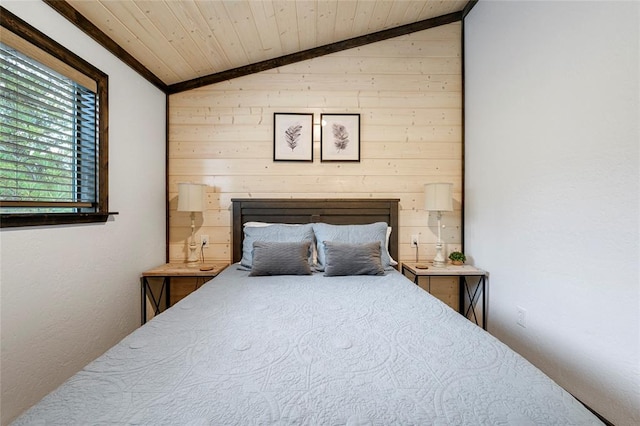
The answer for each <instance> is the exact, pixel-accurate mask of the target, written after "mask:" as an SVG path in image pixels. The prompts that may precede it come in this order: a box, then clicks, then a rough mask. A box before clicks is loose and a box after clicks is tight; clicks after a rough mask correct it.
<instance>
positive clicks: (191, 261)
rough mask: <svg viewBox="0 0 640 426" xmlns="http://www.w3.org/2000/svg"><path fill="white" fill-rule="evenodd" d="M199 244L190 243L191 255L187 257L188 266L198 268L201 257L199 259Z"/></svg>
mask: <svg viewBox="0 0 640 426" xmlns="http://www.w3.org/2000/svg"><path fill="white" fill-rule="evenodd" d="M197 250H198V246H197V244H196V243H195V242H192V243H191V244H189V257H187V267H188V268H197V267H198V266H200V259H198V253H197Z"/></svg>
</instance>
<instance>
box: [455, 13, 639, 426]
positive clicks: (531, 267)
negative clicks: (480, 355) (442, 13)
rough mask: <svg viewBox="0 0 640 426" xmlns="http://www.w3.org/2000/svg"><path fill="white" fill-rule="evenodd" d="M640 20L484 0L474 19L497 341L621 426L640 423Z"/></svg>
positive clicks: (477, 186)
mask: <svg viewBox="0 0 640 426" xmlns="http://www.w3.org/2000/svg"><path fill="white" fill-rule="evenodd" d="M639 18H640V3H638V2H493V1H482V2H479V3H478V4H477V5H476V6H475V8H474V9H473V10H472V11H471V13H470V14H469V15H468V17H467V19H466V20H465V43H466V46H465V66H466V71H465V73H466V77H465V78H466V80H465V84H466V89H465V90H466V147H465V149H466V176H465V179H466V205H465V208H466V212H465V216H466V217H465V234H466V235H465V244H466V247H465V249H466V251H467V252H468V253H469V254H470V255H471V256H472V257H473V259H474V260H475V263H476V264H477V265H478V266H480V267H482V268H485V269H487V270H488V271H489V272H490V274H491V275H490V284H489V286H490V292H489V304H490V307H489V330H490V332H491V333H492V334H494V335H496V336H497V337H498V338H500V339H501V340H502V341H504V342H505V343H507V344H508V345H510V346H511V347H512V348H513V349H515V350H517V351H518V352H520V353H521V354H522V355H524V356H525V357H526V358H528V359H529V360H530V361H531V362H533V363H534V364H535V365H537V366H538V367H540V368H541V369H542V370H544V371H545V372H546V373H547V374H549V375H550V376H551V377H552V378H554V379H555V380H556V381H557V382H558V383H560V384H561V385H562V386H564V387H565V388H566V389H567V390H569V391H570V392H571V393H573V394H574V395H576V396H577V397H578V398H580V399H581V400H582V401H583V402H585V403H586V404H588V405H589V406H591V407H592V408H594V409H595V410H596V411H598V412H599V413H601V414H602V415H604V416H605V417H606V418H607V419H609V420H610V421H612V422H614V423H615V424H616V425H618V426H622V425H632V424H634V425H635V424H640V351H639V341H640V297H639V293H640V282H639V274H638V268H639V263H640V250H639V243H638V240H639V233H640V229H639V223H638V222H639V217H640V214H639V200H640V188H639V171H638V170H639V164H640V159H639V145H640V132H639V124H638V123H639V121H640V120H639V118H640V109H639V106H638V104H639V89H640V88H639V84H638V80H639V76H640V70H639V66H638V62H639V41H638V39H639V33H638V28H639V27H640V19H639ZM518 306H520V307H522V308H524V309H526V311H527V317H526V328H522V327H520V326H517V325H516V313H517V307H518Z"/></svg>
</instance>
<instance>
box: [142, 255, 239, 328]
mask: <svg viewBox="0 0 640 426" xmlns="http://www.w3.org/2000/svg"><path fill="white" fill-rule="evenodd" d="M208 266H211V267H213V269H211V270H209V271H201V270H200V268H199V266H197V267H195V268H194V267H188V266H187V265H186V264H184V263H165V264H164V265H160V266H158V267H156V268H153V269H149V270H148V271H144V272H143V273H142V277H141V279H140V282H141V287H142V310H141V312H142V324H144V323H145V322H147V298H149V302H151V305H152V308H153V310H154V314H155V315H158V314H159V313H160V312H162V311H164V310H166V309H168V308H169V307H171V279H172V278H194V279H195V280H196V283H195V288H194V290H197V288H198V287H199V286H201V285H202V284H204V283H205V282H207V281H209V280H211V279H212V278H214V277H215V276H217V275H218V274H219V273H220V272H221V271H222V270H223V269H224V268H226V267H227V266H228V264H227V263H224V264H220V263H219V264H213V265H208ZM151 278H161V279H162V283H161V285H160V288H159V291H158V294H157V295H156V294H155V293H154V291H153V289H152V286H151V283H150V279H151ZM156 296H157V297H156ZM163 299H164V309H161V305H162V304H163V303H162V301H163Z"/></svg>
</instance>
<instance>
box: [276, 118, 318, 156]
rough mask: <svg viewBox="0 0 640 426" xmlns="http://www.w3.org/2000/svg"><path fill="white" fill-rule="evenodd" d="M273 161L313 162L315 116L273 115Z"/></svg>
mask: <svg viewBox="0 0 640 426" xmlns="http://www.w3.org/2000/svg"><path fill="white" fill-rule="evenodd" d="M273 161H310V162H313V114H311V113H296V112H274V113H273Z"/></svg>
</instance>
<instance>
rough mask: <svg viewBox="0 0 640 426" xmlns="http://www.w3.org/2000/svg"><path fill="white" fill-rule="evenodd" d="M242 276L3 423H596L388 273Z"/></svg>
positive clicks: (153, 325) (184, 304) (162, 319)
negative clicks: (324, 275) (10, 420)
mask: <svg viewBox="0 0 640 426" xmlns="http://www.w3.org/2000/svg"><path fill="white" fill-rule="evenodd" d="M247 275H248V273H247V272H244V271H239V270H237V268H236V267H235V265H232V266H231V267H229V268H227V269H226V270H225V271H224V272H223V273H222V274H221V275H220V276H219V277H217V278H216V279H214V280H213V281H211V282H209V283H208V284H206V285H204V286H203V287H202V288H201V289H200V290H198V291H196V292H195V293H192V294H191V295H190V296H189V297H187V298H185V299H184V300H182V301H181V302H179V303H178V304H176V305H175V306H174V307H173V308H171V309H169V310H168V311H167V312H165V313H163V314H161V315H159V316H157V317H156V318H154V319H153V320H152V321H150V322H149V323H147V324H146V325H145V326H143V327H141V328H139V329H138V330H136V331H135V332H134V333H132V334H131V335H129V336H128V337H126V338H125V339H123V340H122V341H121V342H120V343H119V344H117V345H116V346H114V347H113V348H111V349H110V350H109V351H108V352H106V353H105V354H104V355H103V356H101V357H100V358H98V359H97V360H95V361H94V362H92V363H91V364H89V365H88V366H87V367H86V368H84V369H83V370H82V371H81V372H79V373H78V374H76V375H75V376H73V377H72V378H71V379H69V380H68V381H67V382H66V383H64V384H63V385H62V386H60V387H59V388H58V389H57V390H55V391H54V392H52V393H51V394H50V395H48V396H47V397H45V398H44V399H43V400H42V401H41V402H40V403H38V404H37V405H36V406H35V407H33V408H31V409H30V410H29V411H27V412H26V413H25V414H23V415H22V416H21V417H20V418H19V419H18V420H17V421H16V422H15V424H16V425H28V424H54V425H57V424H60V425H71V424H77V425H95V424H116V425H120V424H127V425H128V424H135V425H138V424H148V425H163V424H164V425H205V424H212V425H252V424H277V425H280V424H295V425H316V424H317V425H344V424H346V425H369V424H370V425H389V424H402V425H410V424H414V425H416V424H420V425H479V424H492V425H494V424H500V425H502V424H510V425H517V426H523V425H530V424H537V425H589V424H601V423H600V422H599V421H598V420H597V419H596V418H595V417H593V416H592V415H591V414H590V413H589V412H588V411H587V410H586V409H585V408H584V407H583V406H582V405H581V404H580V403H579V402H578V401H576V400H575V399H574V398H573V397H572V396H570V395H569V394H568V393H567V392H566V391H564V390H563V389H562V388H560V387H559V386H558V385H556V384H555V383H554V382H553V381H552V380H550V379H549V378H548V377H547V376H545V375H544V374H542V373H541V372H540V371H539V370H538V369H536V368H535V367H533V366H532V365H531V364H530V363H529V362H527V361H526V360H525V359H523V358H522V357H520V356H519V355H517V354H516V353H514V352H513V351H511V350H510V349H509V348H507V347H506V346H505V345H503V344H502V343H500V342H499V341H498V340H496V339H495V338H493V337H492V336H490V335H489V334H488V333H486V332H485V331H483V330H482V329H481V328H480V327H477V326H476V325H475V324H472V323H471V322H470V321H468V320H466V319H465V318H463V317H462V316H461V315H459V314H458V313H456V312H454V311H453V310H451V309H449V308H448V307H447V306H446V305H444V304H443V303H441V302H439V301H438V300H436V299H435V298H433V297H431V296H430V295H429V294H427V293H426V292H425V291H423V290H421V289H420V288H418V287H417V286H415V285H414V284H412V283H411V282H410V281H409V280H407V279H406V278H404V277H402V275H401V274H400V273H398V272H396V271H393V272H391V273H389V274H387V276H380V277H378V276H373V277H372V276H367V277H332V278H327V277H323V276H322V275H320V274H314V275H313V276H311V277H291V276H287V277H283V276H279V277H248V276H247Z"/></svg>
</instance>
